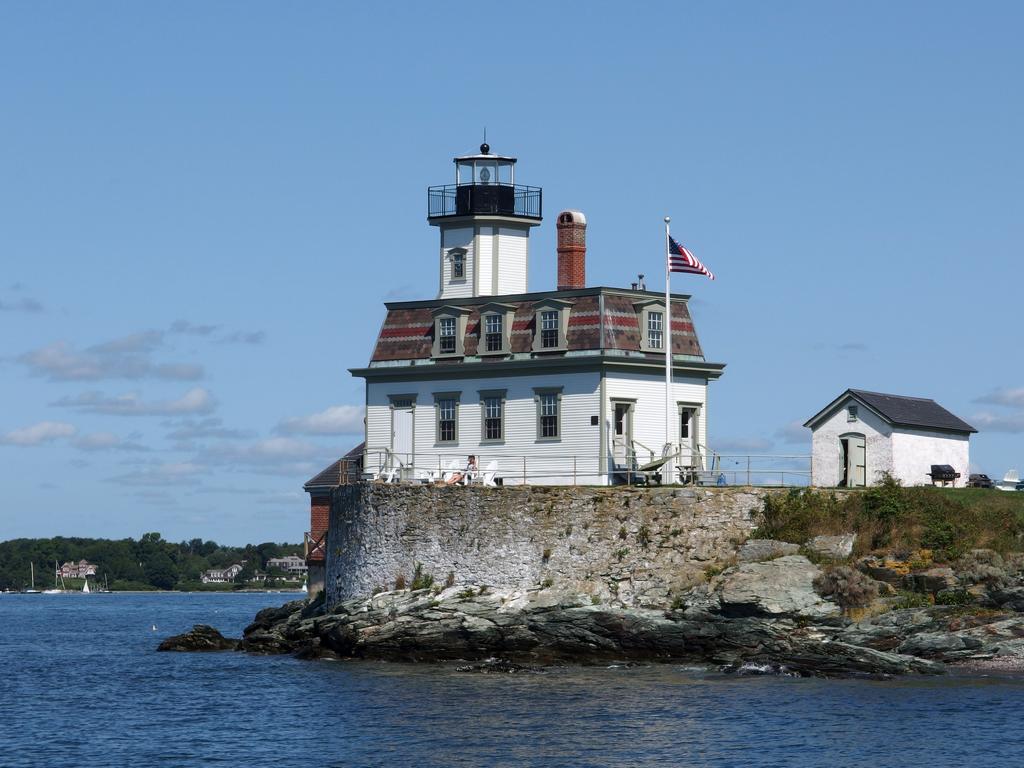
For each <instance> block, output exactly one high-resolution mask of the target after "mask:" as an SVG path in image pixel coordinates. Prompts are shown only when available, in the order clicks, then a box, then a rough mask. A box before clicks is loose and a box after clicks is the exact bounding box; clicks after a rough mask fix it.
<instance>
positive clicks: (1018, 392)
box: [974, 387, 1024, 408]
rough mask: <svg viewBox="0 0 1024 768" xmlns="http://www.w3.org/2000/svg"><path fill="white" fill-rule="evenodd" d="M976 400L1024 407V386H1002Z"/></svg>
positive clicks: (977, 401) (990, 403) (991, 403)
mask: <svg viewBox="0 0 1024 768" xmlns="http://www.w3.org/2000/svg"><path fill="white" fill-rule="evenodd" d="M974 402H976V403H987V404H988V405H1006V406H1009V407H1016V408H1024V387H1000V388H999V389H995V390H992V391H991V392H989V393H988V394H987V395H982V396H981V397H979V398H977V399H975V401H974Z"/></svg>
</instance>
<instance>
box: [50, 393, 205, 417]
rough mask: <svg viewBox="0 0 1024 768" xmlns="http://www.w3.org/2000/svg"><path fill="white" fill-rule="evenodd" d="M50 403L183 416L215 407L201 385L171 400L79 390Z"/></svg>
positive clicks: (81, 408)
mask: <svg viewBox="0 0 1024 768" xmlns="http://www.w3.org/2000/svg"><path fill="white" fill-rule="evenodd" d="M51 405H54V406H57V407H60V408H76V409H78V410H79V411H82V412H85V413H103V414H107V415H111V416H177V415H182V416H184V415H193V414H204V413H210V412H211V411H213V410H214V409H215V408H216V407H217V401H216V400H215V399H214V397H213V395H211V394H210V393H209V391H207V390H206V389H204V388H203V387H193V388H192V389H190V390H189V391H188V392H186V393H185V394H184V395H182V396H181V397H179V398H177V399H175V400H155V401H153V402H146V401H144V400H142V398H141V397H140V396H139V394H138V393H136V392H129V393H127V394H124V395H117V396H114V397H108V396H107V395H105V394H103V393H102V392H83V393H82V394H80V395H78V396H76V397H62V398H61V399H60V400H57V401H55V402H53V403H51Z"/></svg>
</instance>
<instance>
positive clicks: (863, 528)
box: [752, 478, 1024, 562]
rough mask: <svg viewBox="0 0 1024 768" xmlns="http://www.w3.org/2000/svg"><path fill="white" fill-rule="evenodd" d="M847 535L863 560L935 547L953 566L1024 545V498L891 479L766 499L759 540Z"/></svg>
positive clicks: (936, 553) (940, 558) (756, 535)
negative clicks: (986, 551) (982, 552)
mask: <svg viewBox="0 0 1024 768" xmlns="http://www.w3.org/2000/svg"><path fill="white" fill-rule="evenodd" d="M848 532H853V533H856V534H857V541H856V544H855V554H858V555H862V554H865V553H867V552H870V551H876V550H880V549H886V550H889V551H903V552H914V551H917V550H920V549H929V550H932V551H933V554H934V559H935V561H936V562H952V561H953V560H956V559H957V558H959V557H961V556H963V555H964V554H965V553H967V552H969V551H970V550H972V549H977V548H983V547H984V548H990V549H993V550H996V551H998V552H1008V551H1012V550H1014V549H1019V548H1020V546H1021V543H1020V542H1021V540H1022V539H1024V494H993V493H985V492H984V491H979V490H977V489H973V488H966V489H964V488H956V489H953V488H931V487H926V486H921V487H913V488H904V487H902V486H901V485H900V484H899V483H898V482H897V481H895V480H893V479H891V478H887V479H885V480H884V481H883V482H882V483H881V484H880V485H878V486H875V487H872V488H868V489H866V490H850V491H843V492H841V493H837V492H834V491H821V490H813V489H795V488H794V489H792V490H790V491H789V492H787V493H775V494H771V495H769V496H767V497H766V498H765V500H764V506H763V509H762V512H761V519H760V521H759V525H758V527H757V529H756V530H755V531H754V533H753V534H752V537H753V538H770V539H781V540H782V541H795V542H798V543H799V542H805V541H807V540H808V539H810V538H812V537H814V536H818V535H822V534H837V533H848Z"/></svg>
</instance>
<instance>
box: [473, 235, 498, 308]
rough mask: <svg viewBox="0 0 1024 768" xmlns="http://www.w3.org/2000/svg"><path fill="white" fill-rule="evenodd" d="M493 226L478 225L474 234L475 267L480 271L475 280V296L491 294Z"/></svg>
mask: <svg viewBox="0 0 1024 768" xmlns="http://www.w3.org/2000/svg"><path fill="white" fill-rule="evenodd" d="M493 233H494V227H480V232H479V234H477V236H476V244H477V248H478V251H477V254H478V256H479V258H478V259H477V269H478V270H479V272H480V279H479V280H478V281H477V286H476V290H477V293H476V295H477V296H492V295H493V294H494V291H493V290H491V288H492V284H493V282H494V240H495V238H494V234H493Z"/></svg>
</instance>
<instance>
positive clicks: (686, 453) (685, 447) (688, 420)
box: [676, 405, 697, 468]
mask: <svg viewBox="0 0 1024 768" xmlns="http://www.w3.org/2000/svg"><path fill="white" fill-rule="evenodd" d="M696 445H697V409H696V408H694V407H691V406H688V405H683V406H680V407H679V459H678V460H677V462H676V464H677V466H679V467H680V468H683V467H693V466H694V465H695V463H696V462H695V459H696V454H695V453H694V448H695V447H696Z"/></svg>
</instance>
